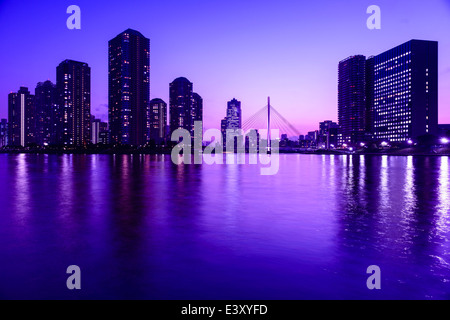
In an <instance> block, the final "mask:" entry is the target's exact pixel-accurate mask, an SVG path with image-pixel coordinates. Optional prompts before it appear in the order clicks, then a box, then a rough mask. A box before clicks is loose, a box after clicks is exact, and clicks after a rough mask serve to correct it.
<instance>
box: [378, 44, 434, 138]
mask: <svg viewBox="0 0 450 320" xmlns="http://www.w3.org/2000/svg"><path fill="white" fill-rule="evenodd" d="M372 86H373V100H372V101H371V106H370V108H371V120H372V134H373V138H374V139H376V140H387V141H391V142H405V141H407V140H409V139H416V138H418V137H419V136H422V135H425V134H433V135H436V134H437V133H438V43H437V42H435V41H423V40H411V41H408V42H406V43H404V44H402V45H400V46H397V47H395V48H393V49H391V50H388V51H386V52H384V53H381V54H380V55H378V56H375V57H373V84H372Z"/></svg>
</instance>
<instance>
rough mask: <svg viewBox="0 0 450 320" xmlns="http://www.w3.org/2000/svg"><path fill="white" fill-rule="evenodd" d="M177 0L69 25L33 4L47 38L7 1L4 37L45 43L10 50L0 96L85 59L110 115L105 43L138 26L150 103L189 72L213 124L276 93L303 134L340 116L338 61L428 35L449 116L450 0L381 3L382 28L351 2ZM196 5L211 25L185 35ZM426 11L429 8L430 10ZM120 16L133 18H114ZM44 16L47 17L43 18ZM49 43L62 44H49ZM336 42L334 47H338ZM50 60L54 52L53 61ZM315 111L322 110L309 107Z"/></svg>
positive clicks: (100, 110) (443, 119) (2, 112)
mask: <svg viewBox="0 0 450 320" xmlns="http://www.w3.org/2000/svg"><path fill="white" fill-rule="evenodd" d="M25 4H26V5H28V4H27V3H26V2H25ZM173 4H174V3H171V4H170V5H169V4H167V5H164V4H156V3H151V4H140V5H134V4H130V6H129V7H127V8H126V9H124V11H121V10H115V9H114V8H115V4H111V6H110V7H107V6H106V5H105V6H102V3H99V4H96V5H93V4H89V3H86V2H84V1H80V2H79V4H78V5H79V6H80V8H81V11H82V29H81V30H68V29H67V28H66V27H65V20H66V19H67V17H68V15H67V14H65V9H66V7H67V6H65V4H61V5H56V6H54V7H51V8H50V7H49V6H50V5H49V4H46V3H43V4H42V6H41V7H34V6H35V5H34V4H32V3H30V4H29V5H28V7H29V8H30V9H32V8H35V9H36V10H34V11H33V10H31V11H32V12H33V14H34V15H35V16H34V17H29V18H30V21H35V24H36V26H35V29H37V31H39V30H40V28H44V31H45V32H47V34H48V35H50V37H44V38H45V39H43V38H40V39H34V38H33V36H32V33H31V30H28V31H27V29H26V27H24V26H20V25H17V23H16V22H15V20H14V19H13V18H14V15H9V16H5V14H4V12H6V11H8V12H10V11H11V10H10V8H9V9H8V6H9V7H11V6H12V7H14V5H13V4H11V3H10V2H8V1H6V2H5V3H4V5H2V6H0V17H1V18H2V20H3V18H4V20H3V21H5V22H9V25H10V26H11V28H8V29H11V30H14V31H13V32H11V30H8V32H5V30H3V31H0V34H2V35H3V36H4V37H3V39H6V41H7V40H8V39H11V37H13V36H14V35H16V36H17V34H18V33H20V34H21V35H22V36H23V37H24V38H25V39H24V40H27V39H29V38H30V37H31V39H29V40H30V41H31V42H30V41H28V42H27V41H25V42H27V43H31V44H33V43H36V42H38V43H37V45H38V46H37V50H36V52H34V51H33V53H32V54H33V56H35V57H30V55H31V53H30V52H29V51H28V52H27V50H21V51H19V52H16V50H17V49H15V48H11V50H9V51H7V52H4V53H1V56H2V58H3V59H1V61H2V62H1V67H2V68H0V69H1V70H2V71H0V72H1V73H2V77H1V79H2V80H1V83H0V84H1V85H0V87H1V89H0V90H2V91H0V93H2V92H5V93H9V92H12V91H16V90H17V88H18V87H20V86H25V87H29V88H33V87H34V86H35V85H36V83H37V82H42V81H44V80H45V79H46V78H48V79H50V80H51V81H52V82H55V75H54V71H53V70H54V69H53V68H50V69H49V68H48V67H47V66H48V65H56V64H57V63H59V62H60V61H61V60H64V59H74V60H78V61H85V62H86V63H88V64H89V65H90V66H91V67H92V90H91V91H92V98H91V99H92V110H91V112H92V114H93V115H95V116H96V117H98V118H101V119H102V120H106V115H107V95H108V93H107V76H108V75H107V62H106V61H107V46H106V43H107V41H108V39H112V38H113V37H114V36H115V35H117V33H118V32H121V31H123V30H126V29H127V28H133V29H136V30H139V31H140V32H142V33H143V34H145V35H146V36H147V37H148V38H149V39H150V41H151V42H152V44H153V45H152V54H151V55H152V57H151V62H150V64H151V66H152V68H151V69H152V71H151V83H152V89H151V96H150V99H154V98H161V99H163V100H164V101H168V100H169V99H168V96H169V90H168V89H167V86H168V84H169V83H170V82H171V81H172V80H173V79H175V78H177V77H180V76H183V77H186V78H188V79H189V80H190V81H192V82H193V83H195V84H196V88H197V89H196V90H197V91H198V92H200V93H201V94H202V97H203V100H204V105H205V112H204V122H205V129H208V128H217V127H218V126H219V125H220V120H221V119H222V118H223V106H224V105H225V104H226V102H227V101H229V100H230V99H231V98H233V97H236V98H237V99H239V100H240V101H242V106H243V107H242V109H243V110H242V113H243V119H246V118H247V117H248V116H250V115H251V114H253V113H254V112H255V111H257V110H259V109H260V108H261V106H263V105H264V104H265V97H267V96H269V95H270V96H271V97H272V101H273V104H274V106H276V107H277V109H278V110H280V111H281V112H282V113H283V114H284V115H285V116H287V117H288V118H289V119H291V121H292V123H293V124H294V125H295V126H296V127H297V128H298V129H299V131H300V132H301V133H303V134H306V132H307V131H310V130H311V129H315V128H317V123H319V122H320V121H323V120H324V119H329V120H333V121H336V120H337V110H336V105H337V76H336V69H337V68H336V64H337V62H338V61H341V60H342V59H344V58H345V57H347V56H350V55H354V54H364V55H367V56H369V55H372V54H379V53H381V52H383V51H385V50H387V49H389V48H391V47H394V46H395V45H398V44H399V43H404V42H405V41H409V40H411V39H417V38H419V39H427V40H435V41H438V42H439V52H440V54H439V56H440V60H439V89H440V90H439V107H440V108H439V123H449V122H450V110H448V109H449V108H447V106H448V105H449V101H450V93H448V91H449V90H445V88H448V87H449V86H450V62H449V60H450V57H449V54H448V53H446V52H450V42H449V40H447V37H445V32H444V30H448V28H446V24H448V23H449V20H450V19H445V18H447V17H448V16H449V15H450V6H449V5H448V2H445V1H431V2H429V3H427V4H426V8H427V9H428V11H425V10H424V7H423V4H420V5H415V6H413V7H409V5H407V4H406V2H404V4H405V5H404V6H402V5H401V4H395V5H394V4H390V3H388V2H385V1H380V3H379V5H380V7H381V9H382V21H383V22H382V29H381V30H368V29H367V27H366V26H365V22H366V19H367V17H368V15H367V14H366V13H365V9H366V8H367V5H365V4H361V3H357V2H356V1H354V2H349V3H348V5H345V6H344V5H342V4H341V5H340V6H338V5H337V4H328V3H327V5H326V6H325V7H323V8H320V9H319V5H318V4H305V5H303V4H302V5H299V4H294V3H291V2H286V3H283V4H285V6H276V7H272V6H271V5H269V4H267V3H263V4H262V5H261V6H259V7H258V8H256V9H255V12H254V13H252V12H253V11H251V7H252V6H251V5H250V4H251V1H250V2H249V3H245V4H237V3H235V2H231V3H229V4H228V5H226V6H224V7H223V8H221V9H223V11H224V12H220V13H219V12H218V10H217V7H215V8H212V7H211V6H208V5H203V4H198V6H195V5H193V6H187V5H186V4H177V3H176V4H177V5H176V6H173ZM336 6H337V7H336ZM3 8H5V10H3ZM150 8H153V9H154V10H153V12H154V14H152V17H153V19H150V20H148V19H144V13H146V12H150V11H146V9H150ZM7 9H8V10H7ZM43 9H48V10H47V11H46V12H48V13H46V14H43V11H42V10H43ZM140 9H142V11H143V12H142V13H141V12H140V11H141V10H140ZM194 9H198V10H194ZM271 9H273V10H274V11H271ZM289 9H292V10H289ZM99 10H104V11H105V14H104V17H103V18H98V13H99ZM193 11H195V16H196V17H202V18H204V19H203V20H204V21H203V20H202V21H203V22H201V23H200V22H198V21H197V20H196V19H193V20H194V22H192V23H191V24H190V26H191V27H192V32H193V34H195V35H198V36H196V37H192V36H190V37H187V38H189V39H185V38H184V37H182V36H181V35H180V33H179V28H180V26H181V25H182V24H181V22H180V21H179V18H180V15H181V14H182V13H183V12H193ZM219 11H220V10H219ZM290 11H292V12H290ZM311 11H313V12H314V19H313V18H311V17H308V15H307V13H308V12H311ZM116 12H117V13H116ZM230 12H233V14H234V15H233V19H232V21H233V23H230V24H229V25H227V24H226V23H225V22H223V23H222V22H220V23H215V24H214V23H212V22H211V20H212V19H214V20H217V21H221V19H218V18H219V17H223V16H224V15H226V14H229V13H230ZM333 12H334V13H333ZM423 12H428V14H427V15H424V14H423ZM41 13H42V14H41ZM156 13H161V15H163V13H173V16H172V18H171V19H173V21H172V20H170V21H172V22H173V23H172V24H173V25H171V24H170V23H169V22H166V23H160V24H159V25H158V22H161V19H163V20H164V17H166V16H165V15H163V17H159V16H158V15H157V14H156ZM332 13H333V14H334V15H333V14H332ZM118 14H122V16H123V17H124V18H123V19H119V20H118V19H114V17H116V16H117V15H118ZM257 14H260V15H261V17H268V16H271V17H272V18H273V19H272V20H271V21H272V22H271V23H270V24H269V25H265V24H262V22H260V21H259V20H260V19H259V18H258V19H257V18H256V16H257ZM295 14H297V16H296V15H295ZM47 15H48V16H47ZM94 15H96V19H102V21H101V23H97V21H96V23H95V25H96V28H92V25H93V24H94V22H93V20H92V19H93V18H94ZM43 16H44V17H46V18H48V19H47V20H48V21H42V17H43ZM128 16H129V17H130V18H128ZM283 17H285V18H286V19H282V18H283ZM419 17H420V19H419ZM24 18H27V16H25V17H24ZM300 18H304V19H300ZM148 21H150V22H148ZM58 23H59V24H60V27H57V28H56V27H55V28H51V24H55V26H56V25H58ZM203 23H208V25H209V26H213V27H212V28H210V29H212V30H209V31H203V29H202V26H204V25H203ZM31 25H33V23H31V24H27V26H28V28H30V26H31ZM99 25H101V27H98V26H99ZM331 25H335V27H336V28H335V30H334V29H333V28H330V26H331ZM161 26H165V28H163V27H161ZM307 26H311V28H312V30H314V32H313V34H311V32H309V33H307V34H305V33H304V32H302V31H304V30H307V29H305V28H306V27H307ZM393 30H395V32H393ZM239 32H240V33H241V34H240V33H239ZM29 33H30V34H29ZM348 39H352V40H348ZM174 40H177V41H175V42H181V44H182V46H181V47H182V48H183V50H176V49H175V46H174V45H173V44H172V43H173V42H174ZM292 40H295V41H292ZM186 41H187V42H186ZM226 44H229V47H230V48H228V47H227V45H226ZM50 45H52V46H53V47H52V48H54V49H55V50H53V51H52V50H48V49H47V48H48V47H49V46H50ZM177 45H179V43H178V44H177ZM330 47H332V48H333V50H332V51H331V53H330V50H329V48H330ZM86 48H87V50H86ZM305 48H307V50H305ZM232 49H233V50H232ZM16 53H17V54H16ZM43 56H45V57H46V58H45V59H44V60H42V59H43V58H42V57H43ZM13 57H14V58H13ZM27 57H28V59H26V58H27ZM55 57H59V58H58V60H59V61H58V60H56V61H54V60H53V59H56V58H55ZM11 60H13V61H20V63H19V62H17V63H13V62H12V61H11ZM36 61H39V64H37V63H36ZM12 69H13V72H12V71H11V70H12ZM4 100H6V99H2V100H1V101H0V117H1V118H6V104H7V103H6V101H4ZM311 109H312V110H314V112H309V110H311Z"/></svg>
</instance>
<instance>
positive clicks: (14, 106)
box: [8, 87, 36, 147]
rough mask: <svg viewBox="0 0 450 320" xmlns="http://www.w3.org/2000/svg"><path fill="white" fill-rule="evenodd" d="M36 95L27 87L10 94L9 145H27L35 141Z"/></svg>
mask: <svg viewBox="0 0 450 320" xmlns="http://www.w3.org/2000/svg"><path fill="white" fill-rule="evenodd" d="M35 136H36V118H35V109H34V95H32V94H31V93H30V91H28V88H26V87H20V90H19V91H18V92H17V93H16V92H11V93H10V94H9V95H8V145H10V146H15V147H18V146H22V147H25V146H27V145H28V144H31V143H35V142H36V139H35Z"/></svg>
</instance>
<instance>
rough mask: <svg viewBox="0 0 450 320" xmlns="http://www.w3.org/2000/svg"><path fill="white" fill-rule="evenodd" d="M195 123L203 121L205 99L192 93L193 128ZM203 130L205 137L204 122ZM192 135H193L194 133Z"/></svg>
mask: <svg viewBox="0 0 450 320" xmlns="http://www.w3.org/2000/svg"><path fill="white" fill-rule="evenodd" d="M194 121H203V98H202V97H201V96H200V95H199V94H198V93H195V92H193V93H192V126H194ZM192 128H193V127H192ZM201 130H202V137H203V122H202V128H201ZM192 132H193V131H192ZM191 134H192V135H193V133H191Z"/></svg>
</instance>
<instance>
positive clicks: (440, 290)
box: [0, 154, 450, 299]
mask: <svg viewBox="0 0 450 320" xmlns="http://www.w3.org/2000/svg"><path fill="white" fill-rule="evenodd" d="M449 166H450V160H449V158H448V157H387V156H380V157H370V156H365V157H364V156H320V155H280V170H279V172H278V174H276V175H273V176H262V175H260V174H259V173H260V168H259V167H258V166H257V165H180V166H176V165H173V164H172V162H171V160H170V156H150V155H148V156H136V155H135V156H131V155H116V156H109V155H86V156H85V155H63V156H56V155H6V154H0V257H1V259H0V298H3V299H4V298H8V299H10V298H39V299H47V298H53V299H55V298H56V299H72V298H73V299H79V298H88V299H89V298H101V299H135V298H136V299H137V298H144V299H316V298H319V299H335V298H336V299H449V298H450V282H449V281H450V243H449V236H450V217H449V213H450V178H449V173H450V169H449ZM72 264H75V265H78V266H80V268H81V272H82V289H81V290H78V291H69V290H68V289H67V288H66V279H67V276H68V275H67V274H66V268H67V267H68V266H69V265H72ZM369 265H378V266H379V267H380V268H381V290H369V289H367V287H366V280H367V277H368V275H367V274H366V269H367V267H368V266H369Z"/></svg>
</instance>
